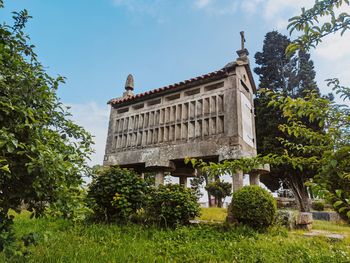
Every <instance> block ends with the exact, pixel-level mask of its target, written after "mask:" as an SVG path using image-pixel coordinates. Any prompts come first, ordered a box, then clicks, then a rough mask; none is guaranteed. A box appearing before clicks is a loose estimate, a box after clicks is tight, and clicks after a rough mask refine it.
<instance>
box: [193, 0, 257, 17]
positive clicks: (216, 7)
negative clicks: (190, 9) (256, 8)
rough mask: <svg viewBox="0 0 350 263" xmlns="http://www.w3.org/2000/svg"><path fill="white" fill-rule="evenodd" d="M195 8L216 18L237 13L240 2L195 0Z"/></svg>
mask: <svg viewBox="0 0 350 263" xmlns="http://www.w3.org/2000/svg"><path fill="white" fill-rule="evenodd" d="M254 1H256V0H254ZM194 6H195V8H197V9H199V10H203V11H205V12H206V13H207V14H209V15H215V16H216V15H227V14H233V13H235V12H236V11H237V9H238V7H239V2H238V1H237V0H195V1H194Z"/></svg>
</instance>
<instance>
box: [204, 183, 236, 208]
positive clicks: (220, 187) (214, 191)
mask: <svg viewBox="0 0 350 263" xmlns="http://www.w3.org/2000/svg"><path fill="white" fill-rule="evenodd" d="M205 189H206V190H207V191H208V193H210V194H211V195H212V196H214V197H215V199H216V200H217V201H218V207H222V204H223V200H224V199H225V197H227V196H230V195H231V189H232V184H230V183H227V182H223V181H220V180H218V181H214V182H211V183H209V184H208V185H206V186H205Z"/></svg>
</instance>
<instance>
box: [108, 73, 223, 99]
mask: <svg viewBox="0 0 350 263" xmlns="http://www.w3.org/2000/svg"><path fill="white" fill-rule="evenodd" d="M226 73H227V68H226V67H224V68H222V69H220V70H217V71H213V72H210V73H207V74H205V75H202V76H199V77H195V78H191V79H188V80H184V81H181V82H178V83H175V84H172V85H169V86H165V87H161V88H158V89H154V90H149V91H146V92H143V93H139V94H135V95H131V96H127V97H121V98H115V99H111V100H110V101H108V104H112V105H115V104H120V103H124V102H129V101H132V100H135V99H138V98H141V97H145V96H148V95H151V94H155V93H159V92H162V91H168V90H171V89H178V88H181V87H185V86H187V85H188V84H192V83H195V82H197V81H203V80H206V79H210V78H212V77H216V76H221V75H225V74H226Z"/></svg>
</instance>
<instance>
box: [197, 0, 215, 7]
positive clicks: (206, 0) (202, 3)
mask: <svg viewBox="0 0 350 263" xmlns="http://www.w3.org/2000/svg"><path fill="white" fill-rule="evenodd" d="M210 3H211V0H196V2H195V5H196V6H197V7H198V8H204V7H207V6H208V5H210Z"/></svg>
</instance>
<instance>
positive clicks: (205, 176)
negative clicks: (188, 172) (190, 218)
mask: <svg viewBox="0 0 350 263" xmlns="http://www.w3.org/2000/svg"><path fill="white" fill-rule="evenodd" d="M203 177H204V181H205V185H208V184H209V179H208V174H207V173H203ZM207 195H208V206H209V207H213V204H212V200H211V195H210V194H209V192H208V191H207Z"/></svg>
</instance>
